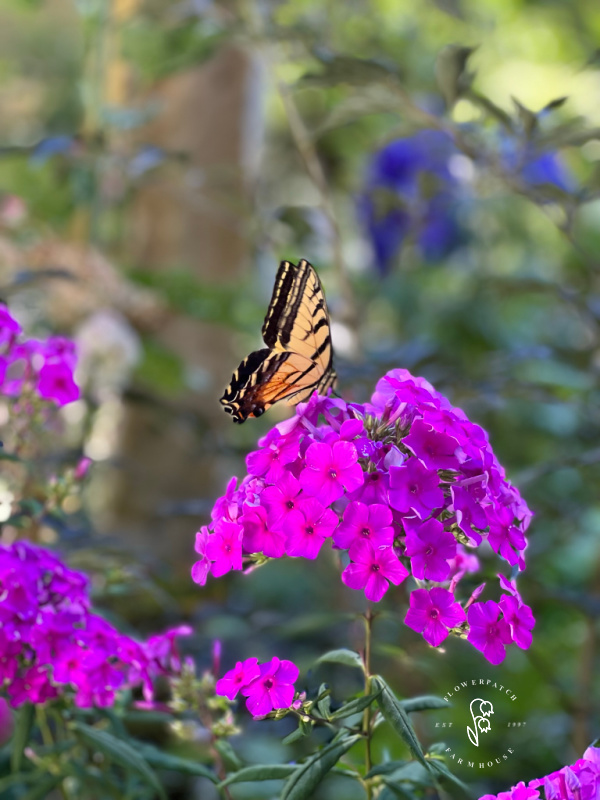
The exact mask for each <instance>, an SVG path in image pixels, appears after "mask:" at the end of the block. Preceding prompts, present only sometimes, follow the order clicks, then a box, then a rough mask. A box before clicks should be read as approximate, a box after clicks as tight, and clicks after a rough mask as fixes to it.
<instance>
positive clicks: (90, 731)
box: [72, 722, 167, 800]
mask: <svg viewBox="0 0 600 800" xmlns="http://www.w3.org/2000/svg"><path fill="white" fill-rule="evenodd" d="M72 729H73V730H74V731H75V733H76V734H77V735H78V736H79V738H80V739H81V740H82V741H83V742H84V744H86V745H87V746H88V747H90V748H92V749H95V750H100V751H101V752H102V753H104V754H105V755H107V756H108V757H109V758H110V759H111V760H112V761H114V762H115V763H116V764H120V765H121V766H122V767H125V769H128V770H133V771H135V772H137V773H138V774H139V775H140V776H141V777H142V778H143V779H144V780H145V781H146V783H147V784H148V785H149V786H151V787H152V788H153V789H154V790H155V791H156V793H157V794H158V795H159V796H160V797H161V798H163V800H166V797H167V796H166V794H165V791H164V789H163V787H162V786H161V784H160V782H159V780H158V778H157V777H156V775H155V774H154V771H153V770H152V769H151V768H150V766H149V765H148V762H147V761H146V759H145V758H144V757H143V756H141V755H140V754H139V753H138V752H137V751H136V750H135V749H134V748H133V747H132V746H131V745H130V744H129V742H126V741H125V740H124V739H117V737H116V736H113V735H112V733H108V732H107V731H101V730H98V728H92V727H91V725H85V724H84V723H83V722H74V723H72Z"/></svg>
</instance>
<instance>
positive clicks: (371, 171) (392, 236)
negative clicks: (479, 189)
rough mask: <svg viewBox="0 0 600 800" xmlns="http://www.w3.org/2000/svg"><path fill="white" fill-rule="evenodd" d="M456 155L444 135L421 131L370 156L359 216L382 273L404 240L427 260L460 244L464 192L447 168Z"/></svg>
mask: <svg viewBox="0 0 600 800" xmlns="http://www.w3.org/2000/svg"><path fill="white" fill-rule="evenodd" d="M455 154H456V150H455V147H454V144H453V142H452V140H451V139H450V137H449V136H448V135H447V134H445V133H443V132H442V131H433V130H422V131H419V132H418V133H416V134H414V135H413V136H408V137H406V138H404V139H397V140H396V141H394V142H391V143H390V144H388V145H386V146H385V147H384V148H383V149H382V150H380V151H379V152H378V153H376V154H375V155H374V156H373V158H372V160H371V163H370V164H369V167H368V172H367V179H366V185H365V189H364V191H363V194H362V195H361V197H360V198H359V201H358V211H359V217H360V218H361V219H362V222H363V224H364V226H365V228H366V230H367V234H368V237H369V239H370V242H371V245H372V247H373V251H374V255H375V264H376V266H377V269H378V270H379V271H380V272H382V273H386V272H388V271H389V269H390V266H391V264H392V261H393V259H394V258H395V257H396V255H397V253H398V251H399V250H400V248H401V246H402V244H403V243H404V241H405V239H407V238H408V237H411V238H412V239H413V240H414V241H415V242H416V244H417V246H418V247H419V249H420V250H421V253H422V255H423V257H424V258H425V259H426V260H427V261H434V260H437V259H440V258H443V257H444V256H446V255H447V254H448V253H450V252H451V251H452V250H453V249H455V248H456V247H457V246H458V245H459V244H460V243H461V241H462V239H463V238H464V237H463V233H462V228H461V225H460V223H459V216H458V213H457V212H458V206H459V199H460V197H461V195H462V187H461V183H460V181H459V180H458V179H457V177H456V176H455V174H454V173H453V171H452V170H451V169H450V166H451V163H450V159H451V158H452V156H453V155H455Z"/></svg>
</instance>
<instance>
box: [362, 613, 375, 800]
mask: <svg viewBox="0 0 600 800" xmlns="http://www.w3.org/2000/svg"><path fill="white" fill-rule="evenodd" d="M373 619H374V615H373V612H372V611H371V609H370V608H368V609H367V610H366V612H365V614H364V620H365V652H364V665H365V696H366V695H368V694H370V693H371V635H372V631H373ZM362 729H363V734H364V736H365V775H366V774H367V773H369V772H370V771H371V767H372V766H373V764H372V760H371V734H372V731H371V706H368V707H367V708H365V710H364V713H363V725H362ZM365 788H366V793H367V800H372V798H373V787H372V785H371V782H370V781H367V782H366V786H365Z"/></svg>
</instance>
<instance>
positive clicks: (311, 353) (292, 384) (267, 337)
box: [221, 259, 336, 422]
mask: <svg viewBox="0 0 600 800" xmlns="http://www.w3.org/2000/svg"><path fill="white" fill-rule="evenodd" d="M262 334H263V339H264V341H265V344H266V345H267V349H263V350H257V351H255V352H253V353H251V354H250V355H249V356H248V357H247V358H246V359H244V361H242V363H241V364H240V366H239V367H238V368H237V370H236V371H235V372H234V374H233V376H232V379H231V383H230V385H229V386H228V387H227V389H226V390H225V392H224V394H223V397H222V398H221V403H223V405H224V407H225V410H226V411H227V412H228V413H230V414H231V415H232V416H233V419H234V421H235V422H244V421H245V420H246V419H247V418H248V417H249V416H260V415H261V414H262V413H264V411H266V409H267V408H269V407H270V406H271V405H273V403H276V402H278V401H279V400H283V399H285V400H287V401H288V402H289V403H293V404H296V403H299V402H302V401H304V400H307V399H308V398H309V397H310V395H311V394H312V393H313V391H315V389H316V390H317V391H318V392H319V393H323V392H325V391H327V389H329V388H331V387H333V385H334V384H335V381H336V375H335V372H334V371H333V368H332V363H333V352H332V348H331V336H330V329H329V314H328V311H327V304H326V302H325V295H324V293H323V289H322V287H321V282H320V281H319V277H318V275H317V273H316V272H315V270H314V268H313V266H312V265H311V264H309V262H308V261H305V260H304V259H303V260H301V261H300V262H299V263H298V265H295V264H292V263H291V262H289V261H282V262H281V264H280V266H279V270H278V272H277V277H276V279H275V286H274V288H273V294H272V297H271V302H270V303H269V308H268V311H267V315H266V317H265V321H264V323H263V327H262Z"/></svg>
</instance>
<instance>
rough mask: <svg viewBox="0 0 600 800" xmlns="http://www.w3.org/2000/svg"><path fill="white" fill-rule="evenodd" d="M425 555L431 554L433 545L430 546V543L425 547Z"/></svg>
mask: <svg viewBox="0 0 600 800" xmlns="http://www.w3.org/2000/svg"><path fill="white" fill-rule="evenodd" d="M425 555H426V556H431V555H433V547H432V546H431V545H429V547H428V548H427V550H425Z"/></svg>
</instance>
